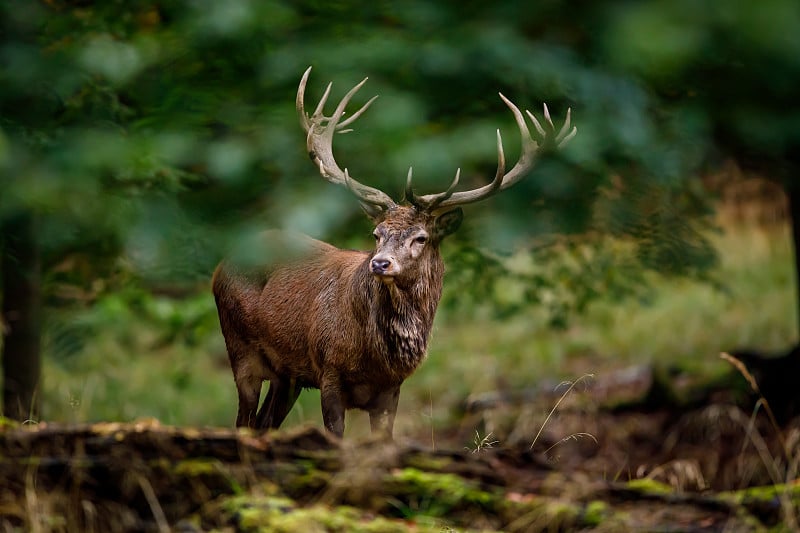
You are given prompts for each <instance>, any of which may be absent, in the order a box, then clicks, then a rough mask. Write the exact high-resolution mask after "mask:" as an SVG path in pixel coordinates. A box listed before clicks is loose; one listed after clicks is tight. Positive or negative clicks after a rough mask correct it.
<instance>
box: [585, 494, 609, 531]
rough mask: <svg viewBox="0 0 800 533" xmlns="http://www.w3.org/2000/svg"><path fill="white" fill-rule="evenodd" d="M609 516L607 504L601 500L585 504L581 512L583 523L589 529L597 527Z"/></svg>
mask: <svg viewBox="0 0 800 533" xmlns="http://www.w3.org/2000/svg"><path fill="white" fill-rule="evenodd" d="M610 515H611V509H610V508H609V507H608V504H607V503H606V502H604V501H601V500H593V501H590V502H589V503H587V504H586V508H585V509H584V510H583V523H584V525H586V526H589V527H595V526H599V525H600V524H601V523H602V522H603V521H604V520H606V519H607V518H608V517H609V516H610Z"/></svg>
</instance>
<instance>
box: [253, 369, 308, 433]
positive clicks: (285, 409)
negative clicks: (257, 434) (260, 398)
mask: <svg viewBox="0 0 800 533" xmlns="http://www.w3.org/2000/svg"><path fill="white" fill-rule="evenodd" d="M300 390H301V388H300V387H298V386H296V382H295V380H294V379H289V380H287V381H284V380H282V379H272V380H270V382H269V391H268V392H267V397H266V398H264V404H263V405H262V406H261V409H260V410H259V412H258V427H259V428H264V429H275V428H278V427H280V425H281V424H282V423H283V421H284V420H285V419H286V415H288V414H289V411H290V410H291V409H292V406H293V405H294V402H295V401H297V397H298V396H300Z"/></svg>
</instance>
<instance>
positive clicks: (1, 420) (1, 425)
mask: <svg viewBox="0 0 800 533" xmlns="http://www.w3.org/2000/svg"><path fill="white" fill-rule="evenodd" d="M18 427H19V422H17V421H16V420H12V419H10V418H6V417H4V416H0V431H2V430H4V429H15V428H18Z"/></svg>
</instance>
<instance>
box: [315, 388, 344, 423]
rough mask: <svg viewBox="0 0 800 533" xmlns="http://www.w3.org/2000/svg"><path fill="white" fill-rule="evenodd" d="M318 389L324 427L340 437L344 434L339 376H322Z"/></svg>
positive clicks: (342, 403)
mask: <svg viewBox="0 0 800 533" xmlns="http://www.w3.org/2000/svg"><path fill="white" fill-rule="evenodd" d="M319 390H320V397H321V400H322V421H323V422H324V423H325V429H327V430H328V431H330V432H331V433H333V434H334V435H336V436H337V437H339V438H341V437H343V436H344V402H343V401H342V388H341V382H340V380H339V376H336V375H332V374H326V375H325V376H323V378H322V383H320V387H319Z"/></svg>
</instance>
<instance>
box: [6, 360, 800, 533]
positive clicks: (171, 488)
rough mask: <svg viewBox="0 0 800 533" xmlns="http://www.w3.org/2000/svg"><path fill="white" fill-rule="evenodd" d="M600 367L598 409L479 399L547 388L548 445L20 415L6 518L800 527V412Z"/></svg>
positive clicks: (513, 527)
mask: <svg viewBox="0 0 800 533" xmlns="http://www.w3.org/2000/svg"><path fill="white" fill-rule="evenodd" d="M671 378H672V379H671V380H670V383H679V384H680V383H681V380H680V379H674V376H671ZM586 381H587V384H583V383H579V384H577V385H580V386H584V385H585V386H587V387H590V388H591V390H592V392H593V394H592V397H593V402H592V407H591V408H587V406H585V405H581V403H582V402H581V400H580V396H581V395H580V394H573V391H574V388H573V389H569V388H567V389H564V390H561V391H560V392H558V391H557V392H556V393H555V394H556V396H550V394H549V393H548V394H538V393H537V392H535V391H531V392H530V393H529V394H522V395H517V396H515V397H510V396H504V395H501V394H483V395H481V396H479V397H475V398H473V399H472V401H471V402H470V403H469V404H468V405H466V406H465V414H464V416H465V418H467V419H470V418H471V419H472V422H475V421H476V420H477V419H479V418H486V417H491V418H492V419H501V418H503V417H507V418H508V419H509V420H513V419H516V420H520V419H521V418H524V417H525V416H526V409H528V406H529V405H533V404H536V403H541V402H543V403H547V404H549V405H553V406H554V407H557V409H554V410H553V416H552V417H549V418H548V419H547V421H546V422H547V423H546V424H545V426H544V429H543V430H542V431H540V432H538V433H537V437H536V441H535V442H533V443H529V442H522V441H519V442H517V443H516V444H514V443H513V442H514V441H513V439H509V440H507V441H506V443H504V444H503V445H498V443H496V442H495V441H494V440H493V438H492V435H491V434H486V435H480V434H479V433H478V434H476V435H475V437H474V444H475V445H474V447H472V448H463V447H461V448H459V447H457V446H456V445H455V443H458V442H463V439H464V436H463V435H459V432H460V431H461V430H459V429H458V428H453V429H452V432H451V436H452V438H450V439H448V438H443V437H441V436H440V440H439V442H438V444H437V447H436V448H435V449H434V448H432V447H431V446H430V445H429V443H427V444H424V445H423V444H419V442H423V441H424V438H425V436H424V435H418V436H416V437H418V438H419V439H420V440H414V438H413V437H412V438H409V436H403V437H399V438H398V440H396V441H395V442H391V443H390V442H385V441H379V440H373V439H348V438H345V439H344V440H343V441H339V440H336V439H334V438H332V437H330V436H328V435H327V434H326V433H325V432H323V431H321V430H320V429H319V428H318V427H317V426H305V427H298V428H294V429H291V430H287V431H278V432H269V433H257V432H251V431H247V430H242V431H237V430H234V429H219V428H205V429H201V428H188V427H186V428H181V427H173V426H165V425H161V424H160V423H158V422H157V421H155V420H143V421H139V422H136V423H129V424H122V423H99V424H73V425H61V424H48V423H40V424H37V425H33V424H31V425H23V426H19V425H16V424H13V423H10V422H7V423H5V425H4V426H3V428H2V430H0V479H1V480H2V481H1V482H0V529H2V530H4V531H172V530H174V531H208V530H218V531H287V532H289V531H380V532H384V531H461V530H469V531H572V530H591V531H731V532H738V531H766V530H794V529H796V528H797V511H798V505H800V483H798V482H797V481H796V477H797V470H798V462H799V461H800V451H799V450H800V449H798V447H797V445H798V441H800V424H799V423H798V421H795V422H789V423H787V424H785V425H783V427H780V428H778V426H775V425H773V424H772V422H771V421H770V418H769V417H768V416H765V415H764V412H765V411H764V410H763V409H762V410H759V411H760V412H755V411H753V412H748V411H747V410H743V409H741V408H739V407H736V406H735V403H736V396H737V395H740V394H741V393H736V392H731V391H732V390H734V391H735V389H736V386H734V387H733V388H732V389H730V388H728V387H722V386H718V385H719V384H717V385H714V384H708V383H706V384H702V386H698V384H691V383H688V382H685V381H684V382H683V388H680V389H670V390H667V389H666V388H665V387H664V384H663V382H662V381H661V378H659V377H658V376H657V375H656V374H655V373H653V372H652V371H651V370H650V369H649V368H648V367H632V368H629V369H626V370H625V371H622V372H618V373H615V374H614V376H613V378H612V379H611V381H607V382H600V381H594V382H592V383H588V380H586ZM732 381H735V380H732ZM729 383H730V382H729ZM575 388H576V387H575ZM679 397H680V398H682V399H681V400H680V401H678V400H677V398H679ZM598 398H600V399H602V401H598ZM751 415H753V416H751ZM474 425H475V424H474V423H470V424H465V425H464V427H465V428H466V427H474Z"/></svg>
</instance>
